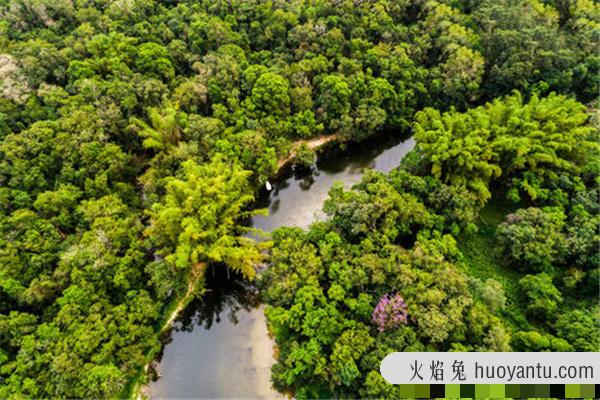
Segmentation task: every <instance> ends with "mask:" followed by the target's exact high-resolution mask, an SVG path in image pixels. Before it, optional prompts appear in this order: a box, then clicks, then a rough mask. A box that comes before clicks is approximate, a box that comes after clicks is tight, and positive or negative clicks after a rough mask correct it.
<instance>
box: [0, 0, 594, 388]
mask: <svg viewBox="0 0 600 400" xmlns="http://www.w3.org/2000/svg"><path fill="white" fill-rule="evenodd" d="M0 33H1V34H0V398H42V397H52V398H108V397H126V396H130V395H132V386H133V385H134V383H135V382H136V381H138V380H140V379H143V370H144V367H145V365H146V364H147V363H148V362H149V361H151V360H152V359H153V358H154V357H155V355H156V354H157V352H158V351H159V350H160V347H161V341H160V340H159V333H160V330H161V327H162V326H163V324H164V321H165V319H166V316H167V315H168V313H169V311H170V310H171V309H172V307H173V304H175V303H177V302H178V301H180V300H181V298H182V297H183V296H184V295H185V294H186V293H187V291H188V286H189V282H190V279H191V276H192V275H195V274H198V273H200V274H201V273H202V271H203V270H204V269H203V268H204V266H205V265H207V264H210V265H213V266H217V267H222V268H230V269H232V270H235V271H237V272H239V273H241V274H243V276H245V277H246V279H249V280H253V279H256V280H257V282H258V285H259V286H260V288H261V294H262V297H263V299H264V301H265V302H266V303H267V308H266V314H267V318H268V323H269V329H270V331H271V332H272V334H273V335H274V337H275V340H276V344H277V347H278V353H277V354H278V362H277V363H276V364H275V365H274V366H273V371H272V372H273V374H272V379H273V382H274V385H275V386H276V388H277V389H279V390H280V391H282V392H285V393H291V394H294V395H295V396H296V397H298V398H305V397H352V398H356V397H369V398H376V397H377V398H379V397H382V398H391V397H399V393H398V392H397V387H394V386H392V385H389V384H387V383H385V381H384V380H383V378H382V377H381V375H380V374H379V372H378V371H379V363H380V361H381V359H382V358H383V357H384V356H385V355H386V354H388V353H389V352H392V351H430V350H431V351H470V350H472V351H511V350H514V351H598V349H599V347H600V329H599V326H598V314H599V308H600V307H599V305H598V293H599V281H600V274H599V263H600V258H599V255H598V248H599V246H600V236H599V232H598V225H599V223H600V216H599V213H598V211H599V210H598V208H599V200H598V186H599V184H600V178H599V175H600V156H599V153H598V152H599V146H600V145H599V142H598V140H599V130H598V118H599V116H598V99H597V96H598V92H599V79H600V75H599V74H600V55H599V53H598V39H599V35H600V4H599V3H598V2H596V1H593V0H464V1H459V0H437V1H436V0H413V1H409V0H400V1H393V0H379V1H375V0H372V1H368V0H293V1H278V0H271V1H266V0H250V1H243V0H228V1H225V0H200V1H186V0H182V1H158V0H117V1H109V0H86V1H83V0H54V1H50V0H0ZM406 132H411V133H412V134H413V135H414V138H415V140H416V143H417V144H416V147H415V149H414V150H413V151H412V152H411V153H410V154H409V155H408V156H407V157H406V158H404V159H403V160H402V162H401V163H400V161H399V166H398V167H397V168H396V169H394V170H393V171H392V172H390V173H389V174H383V173H379V172H368V173H367V174H366V176H365V177H364V179H363V180H362V181H361V182H360V183H359V184H358V185H356V186H355V187H353V188H344V187H343V186H342V185H334V187H332V189H331V191H330V195H329V199H328V200H327V201H326V203H325V205H324V211H325V213H326V214H327V215H328V219H327V220H326V221H322V222H317V223H315V224H313V225H312V226H311V227H310V228H309V229H307V230H302V229H299V228H281V229H279V230H277V231H275V232H274V233H273V235H272V237H271V238H270V240H265V241H256V240H254V239H252V238H250V237H249V236H248V235H247V234H246V233H247V232H248V231H249V229H250V228H248V227H247V225H246V224H244V223H243V221H244V220H245V219H247V217H248V216H250V215H253V214H255V213H257V212H261V210H253V208H254V207H253V206H254V200H255V198H256V195H257V191H258V189H259V188H260V187H262V186H263V185H264V184H265V182H266V181H267V179H269V178H271V177H272V176H274V175H275V174H276V173H277V172H278V170H279V168H280V166H281V163H282V160H286V159H288V158H289V157H293V158H294V160H295V162H296V163H298V164H301V165H305V166H309V167H310V165H311V164H312V163H313V162H314V159H315V154H314V151H313V150H311V149H310V148H309V147H308V146H306V145H302V146H297V145H296V144H298V143H301V141H306V140H307V139H312V138H317V137H320V136H322V135H334V136H335V138H336V139H337V140H338V142H340V143H342V144H343V143H346V142H359V141H364V140H369V138H370V137H373V136H375V135H378V136H380V135H397V134H400V133H406ZM257 265H267V266H268V268H266V269H265V270H264V272H261V273H257V271H256V266H257ZM202 284H203V283H202V279H200V282H199V286H198V287H195V288H194V290H195V291H196V293H197V295H198V296H201V295H202V293H203V286H202Z"/></svg>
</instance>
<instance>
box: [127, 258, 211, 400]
mask: <svg viewBox="0 0 600 400" xmlns="http://www.w3.org/2000/svg"><path fill="white" fill-rule="evenodd" d="M206 268H207V265H206V263H204V262H199V263H196V264H195V265H194V266H193V267H192V269H191V271H190V275H189V280H188V286H187V290H186V292H185V294H184V295H183V296H182V297H181V298H180V299H175V300H174V301H173V303H171V304H170V305H169V306H167V309H166V310H167V311H166V312H165V316H166V319H165V320H164V322H163V323H162V324H160V329H159V331H158V337H160V336H162V334H164V333H165V332H166V331H167V330H168V329H170V328H171V326H172V325H173V322H174V321H175V319H176V318H177V316H178V315H179V313H180V312H181V311H182V310H184V309H185V307H186V306H187V305H188V304H189V303H190V302H191V301H192V300H193V299H194V297H195V296H197V295H199V294H202V293H198V290H199V289H200V283H201V282H202V280H203V279H204V273H205V272H206ZM161 349H162V345H161V346H160V347H158V348H155V349H153V350H152V351H151V353H150V354H149V355H148V360H149V361H147V363H146V365H145V366H144V369H143V371H142V372H141V373H140V375H139V376H138V378H137V379H136V380H135V381H134V383H133V385H132V388H131V389H130V391H129V396H127V397H128V398H135V399H138V400H141V399H145V398H148V395H147V393H146V390H145V389H146V388H147V384H148V382H145V380H146V379H145V378H146V376H147V375H148V372H149V370H150V366H151V365H152V363H153V362H154V360H155V359H156V356H157V355H158V354H159V353H160V351H161Z"/></svg>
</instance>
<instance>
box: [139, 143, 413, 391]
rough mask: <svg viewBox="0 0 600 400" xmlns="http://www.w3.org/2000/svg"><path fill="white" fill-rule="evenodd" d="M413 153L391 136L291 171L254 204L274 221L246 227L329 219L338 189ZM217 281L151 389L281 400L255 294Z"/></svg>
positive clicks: (176, 334) (177, 334) (182, 329)
mask: <svg viewBox="0 0 600 400" xmlns="http://www.w3.org/2000/svg"><path fill="white" fill-rule="evenodd" d="M413 146H414V141H413V140H412V139H410V138H408V139H406V138H404V139H403V138H398V137H394V136H389V137H382V138H379V139H378V140H373V141H369V143H368V144H357V145H351V146H347V148H346V149H345V150H332V151H330V152H328V153H327V155H326V156H325V157H321V158H320V159H319V161H318V162H317V164H316V168H314V169H313V170H312V171H308V172H307V171H306V170H296V171H291V172H292V173H291V174H288V175H287V178H285V179H282V180H279V181H277V182H273V183H272V184H273V190H272V191H271V192H266V190H265V191H263V193H262V195H261V196H260V197H259V198H258V199H257V202H256V208H267V209H268V210H269V216H268V217H264V216H260V215H257V216H255V217H253V218H252V220H251V221H248V225H249V226H250V227H252V228H257V229H261V230H263V231H265V232H271V231H273V230H274V229H276V228H278V227H280V226H298V227H307V226H308V225H310V223H311V222H313V221H314V220H315V219H318V218H322V217H323V214H322V213H321V207H322V205H323V202H324V201H325V199H326V198H327V194H328V192H329V189H330V188H331V185H332V184H333V182H335V181H342V182H344V184H345V185H346V187H350V186H352V185H353V184H355V183H357V182H358V181H359V180H360V178H361V176H362V174H363V172H364V169H365V168H373V169H376V170H379V171H384V172H387V171H389V170H391V169H392V168H394V167H396V166H397V165H398V163H399V162H400V160H401V159H402V157H404V156H405V155H406V153H408V151H410V150H411V149H412V148H413ZM252 236H254V237H256V238H258V237H259V236H258V235H256V234H254V235H252ZM212 274H213V272H212V270H211V272H209V275H208V277H207V279H208V280H207V287H208V288H209V290H210V291H209V292H208V293H207V294H206V295H205V296H203V298H202V299H200V300H196V301H195V302H193V303H192V304H190V305H189V306H188V307H187V308H186V311H185V313H184V315H183V316H182V318H181V319H180V320H178V321H177V322H176V324H175V327H174V331H173V332H172V334H171V338H172V340H171V342H170V343H168V344H167V345H166V346H165V349H164V354H163V357H162V360H161V361H160V364H159V368H158V370H159V373H160V374H161V375H162V377H161V378H160V379H159V380H158V381H156V382H154V383H153V384H151V385H150V390H149V391H150V393H149V394H150V396H151V397H153V398H211V399H215V398H275V397H281V396H282V395H281V394H279V393H277V392H275V391H274V390H273V389H272V388H271V382H270V376H271V375H270V368H271V365H272V364H273V361H274V356H273V342H272V341H271V339H270V338H269V336H268V332H267V328H266V321H265V317H264V313H263V309H262V306H261V305H260V304H259V303H258V299H257V295H256V289H255V288H254V287H253V286H252V285H249V284H248V283H245V282H243V281H242V280H239V279H235V277H234V276H233V275H231V276H229V277H228V276H227V274H226V270H225V269H223V268H221V269H215V270H214V276H213V275H212Z"/></svg>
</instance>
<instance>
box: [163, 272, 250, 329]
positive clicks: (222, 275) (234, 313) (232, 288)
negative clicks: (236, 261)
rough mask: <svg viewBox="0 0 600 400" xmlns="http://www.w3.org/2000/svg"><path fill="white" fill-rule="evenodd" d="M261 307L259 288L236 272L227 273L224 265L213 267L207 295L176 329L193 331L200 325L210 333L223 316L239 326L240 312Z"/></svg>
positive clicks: (192, 308)
mask: <svg viewBox="0 0 600 400" xmlns="http://www.w3.org/2000/svg"><path fill="white" fill-rule="evenodd" d="M259 305H260V302H259V296H258V289H257V288H256V287H255V286H254V285H252V284H250V283H248V282H247V281H245V280H243V279H240V277H239V276H238V275H237V274H235V273H233V272H229V273H228V272H227V268H226V267H225V266H222V265H217V266H212V267H211V268H209V270H208V271H207V277H206V294H205V295H204V296H202V297H201V298H200V299H196V300H194V301H193V302H191V303H190V304H189V305H188V306H187V307H186V309H185V311H184V313H183V314H182V316H181V318H180V319H178V320H177V321H176V324H175V326H174V329H175V331H184V332H191V331H192V330H193V329H194V327H196V326H198V327H202V328H203V329H207V330H208V329H210V328H211V327H212V326H213V324H218V323H220V322H221V319H222V318H223V317H225V318H227V320H228V321H229V322H230V323H232V324H234V325H235V324H238V323H239V317H238V314H239V313H240V312H246V313H247V312H249V311H251V310H253V309H255V308H257V307H258V306H259Z"/></svg>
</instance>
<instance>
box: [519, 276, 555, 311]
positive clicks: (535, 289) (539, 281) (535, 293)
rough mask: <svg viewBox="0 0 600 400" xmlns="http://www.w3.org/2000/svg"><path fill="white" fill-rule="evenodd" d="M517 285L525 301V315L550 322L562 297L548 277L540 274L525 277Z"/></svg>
mask: <svg viewBox="0 0 600 400" xmlns="http://www.w3.org/2000/svg"><path fill="white" fill-rule="evenodd" d="M519 285H520V287H521V289H522V290H523V292H524V294H525V298H526V300H527V302H528V303H527V307H526V310H527V313H528V314H529V315H531V316H532V317H534V318H537V319H540V320H542V321H544V320H550V319H552V318H555V315H556V311H557V310H558V305H559V303H561V302H562V295H561V294H560V292H559V291H558V289H557V288H556V287H555V286H554V284H553V283H552V278H551V277H550V275H548V274H546V273H544V272H542V273H541V274H538V275H526V276H525V277H523V278H521V279H520V280H519Z"/></svg>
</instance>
